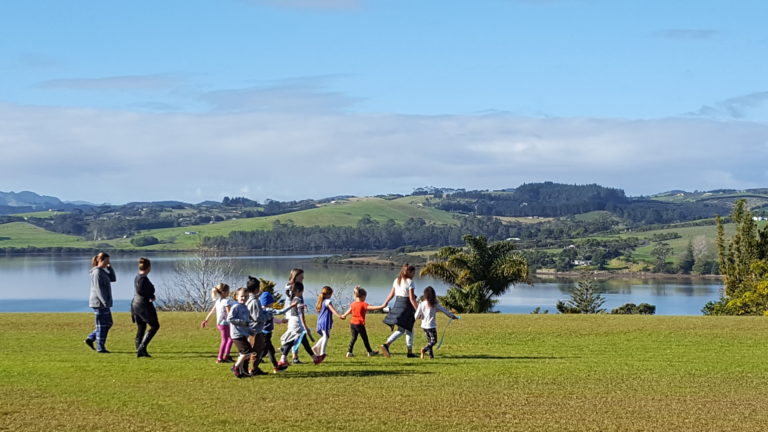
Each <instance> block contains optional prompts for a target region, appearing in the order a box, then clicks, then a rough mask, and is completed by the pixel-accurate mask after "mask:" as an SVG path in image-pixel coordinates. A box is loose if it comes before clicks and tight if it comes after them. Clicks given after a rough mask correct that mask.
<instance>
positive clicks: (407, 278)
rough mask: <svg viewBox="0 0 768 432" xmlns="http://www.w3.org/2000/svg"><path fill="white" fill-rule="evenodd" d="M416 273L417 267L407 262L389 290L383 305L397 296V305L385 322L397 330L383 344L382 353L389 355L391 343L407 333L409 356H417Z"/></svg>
mask: <svg viewBox="0 0 768 432" xmlns="http://www.w3.org/2000/svg"><path fill="white" fill-rule="evenodd" d="M415 273H416V267H414V266H412V265H410V264H408V263H405V264H403V267H402V268H401V269H400V274H399V275H398V276H397V279H395V281H394V282H393V283H392V289H391V290H390V291H389V295H387V298H386V300H384V303H382V306H386V305H387V304H389V301H390V300H392V298H393V297H394V298H395V305H394V306H392V308H391V309H390V310H389V313H388V314H387V317H386V318H384V324H388V325H389V326H390V327H392V328H394V327H395V326H397V330H395V331H394V332H393V333H392V334H391V335H390V336H389V338H387V341H386V342H385V343H384V344H383V345H382V346H381V354H382V355H383V356H384V357H389V345H390V344H392V342H394V341H396V340H397V338H399V337H400V336H402V335H403V334H405V345H406V346H407V347H408V354H407V356H408V357H416V355H415V354H414V353H413V324H414V323H415V322H416V318H415V316H414V314H415V312H416V308H417V307H418V303H416V295H415V294H414V290H415V287H414V286H413V276H414V275H415Z"/></svg>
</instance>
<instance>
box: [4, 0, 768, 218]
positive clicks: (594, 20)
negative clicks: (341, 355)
mask: <svg viewBox="0 0 768 432" xmlns="http://www.w3.org/2000/svg"><path fill="white" fill-rule="evenodd" d="M766 16H768V3H765V2H762V1H739V2H727V1H720V0H700V1H647V0H646V1H616V0H614V1H590V0H482V1H474V2H470V1H431V0H418V1H416V0H410V1H400V0H380V1H364V0H326V1H322V0H284V1H281V0H220V1H194V0H192V1H190V0H186V1H180V0H176V1H170V0H165V1H160V2H158V1H133V2H103V1H80V2H77V3H72V2H60V1H27V2H5V3H3V4H2V5H0V146H2V149H3V153H4V157H3V158H0V190H3V191H10V190H14V191H19V190H33V191H35V192H38V193H44V194H47V195H55V196H59V197H61V198H62V199H68V200H89V201H94V202H112V203H122V202H127V201H134V200H161V199H178V200H184V201H193V202H196V201H201V200H204V199H213V200H220V199H221V198H222V197H223V196H224V195H229V196H240V195H243V196H248V197H250V198H253V199H258V200H263V199H266V198H272V199H281V200H282V199H302V198H320V197H325V196H332V195H339V194H354V195H373V194H379V193H387V192H400V193H408V192H410V191H411V190H412V189H413V188H416V187H420V186H429V185H432V186H447V187H465V188H477V189H496V188H507V187H515V186H517V185H519V184H521V183H525V182H534V181H544V180H552V181H559V182H564V183H599V184H603V185H606V186H613V187H619V188H623V189H624V190H625V191H627V193H628V194H630V195H640V194H652V193H656V192H662V191H666V190H670V189H687V190H694V189H699V190H705V189H715V188H750V187H767V186H768V181H766V180H768V178H767V177H768V171H767V169H766V168H765V166H766V162H767V161H768V158H766V156H768V154H767V153H768V83H766V76H768V73H767V72H768V30H766V26H765V24H764V18H765V17H766Z"/></svg>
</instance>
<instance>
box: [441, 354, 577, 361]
mask: <svg viewBox="0 0 768 432" xmlns="http://www.w3.org/2000/svg"><path fill="white" fill-rule="evenodd" d="M565 358H568V357H553V356H500V355H485V354H474V355H452V356H449V357H441V359H443V360H447V359H476V360H561V359H565Z"/></svg>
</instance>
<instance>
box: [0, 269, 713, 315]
mask: <svg viewBox="0 0 768 432" xmlns="http://www.w3.org/2000/svg"><path fill="white" fill-rule="evenodd" d="M151 258H152V262H153V266H152V267H153V268H152V274H151V276H150V277H151V279H152V281H153V282H154V284H155V286H156V287H157V288H158V290H162V289H163V286H167V285H168V284H171V283H172V282H173V275H174V265H175V264H176V263H177V262H179V261H180V260H184V259H189V258H188V257H186V256H184V255H161V256H151ZM312 258H313V257H312V256H309V255H303V256H243V257H233V258H228V259H231V260H232V262H233V264H234V266H235V269H236V273H237V274H239V275H240V278H239V279H237V280H231V281H224V282H227V283H228V284H229V285H231V286H232V287H239V286H243V285H245V281H246V278H247V276H248V275H253V276H258V277H262V278H265V279H270V280H273V281H275V282H277V284H278V287H281V286H283V285H284V284H285V282H286V280H287V278H288V274H289V272H290V270H291V268H293V267H301V268H303V269H304V270H305V272H306V275H305V281H304V282H305V285H306V286H307V292H308V293H310V294H311V293H316V292H317V291H319V288H320V287H322V286H323V285H330V286H332V287H334V288H335V289H336V291H337V292H342V293H344V294H345V295H346V296H349V295H350V294H349V293H351V290H352V288H353V287H354V286H355V285H358V284H359V285H362V286H363V287H365V288H366V289H367V290H368V302H369V303H376V302H380V301H383V300H384V297H385V296H386V295H387V293H388V292H389V289H390V287H391V286H392V280H393V279H394V278H395V277H396V276H397V271H398V268H394V267H379V266H336V265H333V266H329V265H326V264H317V263H314V262H312ZM112 265H113V267H114V268H115V271H116V273H117V278H118V280H117V282H116V283H114V284H113V295H114V297H115V299H117V300H124V301H120V302H118V304H117V305H116V306H115V310H127V309H128V306H127V305H128V300H130V298H131V297H132V296H133V277H134V275H135V273H136V257H121V256H113V258H112ZM89 267H90V257H87V256H22V257H2V258H0V281H2V283H1V284H0V312H14V311H16V312H27V311H57V312H65V311H67V312H68V311H90V309H89V308H88V304H87V303H88V293H89V277H88V270H89ZM596 283H597V285H598V287H599V289H600V291H601V292H602V293H603V294H604V296H605V298H606V303H605V307H606V308H608V309H612V308H615V307H617V306H620V305H622V304H624V303H628V302H632V303H650V304H653V305H656V313H657V314H661V315H700V314H701V308H702V307H703V306H704V304H705V303H706V302H708V301H711V300H717V299H718V298H719V297H720V290H721V287H722V283H720V282H719V281H713V280H688V279H650V280H645V279H609V280H597V281H596ZM575 284H576V282H575V281H574V280H573V279H563V278H546V279H543V278H542V279H536V280H534V284H533V285H525V284H521V285H516V286H514V287H512V288H510V290H509V291H508V292H507V293H506V294H505V295H504V296H502V297H499V299H498V300H499V302H498V304H497V307H496V309H497V310H499V311H501V312H504V313H529V312H531V311H532V310H533V309H534V308H536V307H540V308H541V309H542V311H543V310H549V312H550V313H554V312H556V309H555V304H556V303H557V301H558V300H567V299H568V298H569V296H570V292H571V290H572V289H573V287H574V286H575ZM427 285H432V286H434V287H435V290H436V291H437V293H438V295H441V294H445V291H446V289H447V286H446V285H445V284H443V283H442V282H440V281H437V280H435V279H432V278H417V280H416V287H417V294H420V290H421V288H423V287H425V286H427Z"/></svg>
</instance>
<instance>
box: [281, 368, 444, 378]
mask: <svg viewBox="0 0 768 432" xmlns="http://www.w3.org/2000/svg"><path fill="white" fill-rule="evenodd" d="M432 373H433V372H421V371H414V370H343V371H340V370H331V371H324V370H318V371H306V372H305V371H296V370H291V369H290V368H289V369H288V370H287V371H285V372H281V373H280V374H279V376H280V377H281V378H363V377H374V376H407V375H428V374H432Z"/></svg>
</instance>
